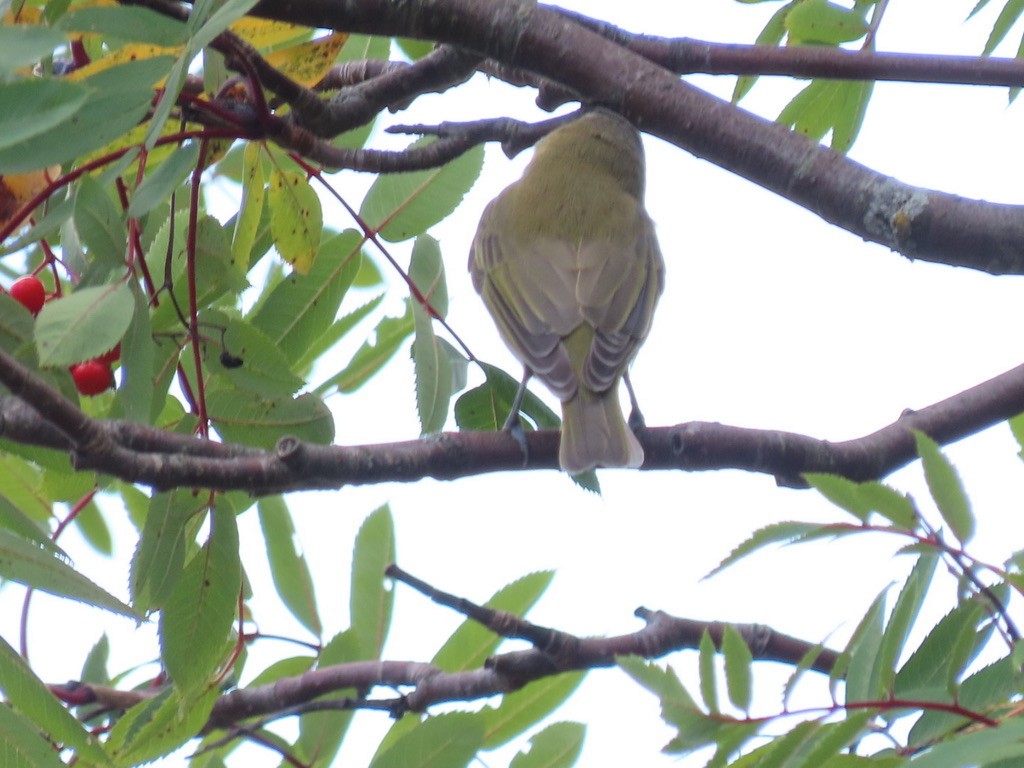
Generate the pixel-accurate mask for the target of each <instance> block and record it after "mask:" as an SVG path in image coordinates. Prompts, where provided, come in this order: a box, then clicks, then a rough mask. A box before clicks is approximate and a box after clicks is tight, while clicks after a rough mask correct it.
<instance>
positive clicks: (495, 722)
mask: <svg viewBox="0 0 1024 768" xmlns="http://www.w3.org/2000/svg"><path fill="white" fill-rule="evenodd" d="M584 677H586V672H565V673H562V674H560V675H553V676H551V677H546V678H543V679H541V680H535V681H533V682H532V683H529V684H528V685H527V686H526V687H524V688H522V689H520V690H518V691H513V692H512V693H506V694H504V695H503V696H502V698H501V704H500V705H498V706H497V707H484V709H483V710H482V712H483V714H484V716H485V719H486V723H487V728H486V732H485V736H484V749H488V750H489V749H495V748H497V747H499V746H501V745H502V744H507V743H508V742H509V741H511V740H512V739H514V738H515V737H516V736H519V735H520V734H521V733H524V732H525V731H526V730H528V729H529V728H532V727H533V726H534V725H536V724H537V723H539V722H540V721H541V720H543V719H544V718H545V717H547V716H548V715H550V714H551V713H552V712H554V711H555V710H556V709H558V708H559V707H560V706H562V704H564V703H565V700H566V699H568V698H569V696H571V695H572V694H573V692H574V691H575V690H576V689H577V688H578V687H579V685H580V683H582V682H583V678H584Z"/></svg>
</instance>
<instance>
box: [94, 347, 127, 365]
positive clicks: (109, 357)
mask: <svg viewBox="0 0 1024 768" xmlns="http://www.w3.org/2000/svg"><path fill="white" fill-rule="evenodd" d="M96 359H97V360H99V361H100V362H101V363H106V364H107V365H108V366H110V365H113V364H114V363H116V362H117V361H118V360H120V359H121V342H117V346H115V347H114V348H113V349H111V350H110V351H109V352H104V353H103V354H102V355H100V356H99V357H97V358H96Z"/></svg>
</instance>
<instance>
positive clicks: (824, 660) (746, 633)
mask: <svg viewBox="0 0 1024 768" xmlns="http://www.w3.org/2000/svg"><path fill="white" fill-rule="evenodd" d="M388 575H390V576H392V577H393V578H396V579H398V580H400V581H402V582H404V583H407V584H410V585H412V586H414V588H416V589H417V590H418V591H420V592H422V593H424V594H427V595H428V596H429V597H431V598H432V599H434V600H435V601H436V602H439V603H441V604H444V605H447V606H449V607H453V608H455V609H456V610H458V611H459V612H460V613H462V614H464V615H465V616H467V617H469V618H472V619H473V620H475V621H478V622H480V623H482V624H484V626H487V627H488V628H490V629H492V630H493V631H495V633H496V634H498V635H499V636H501V637H506V638H515V637H518V638H526V639H529V640H530V642H532V643H533V644H534V648H532V649H529V650H525V651H513V652H509V653H503V654H498V655H495V656H492V657H490V658H489V659H487V660H486V661H485V662H484V664H483V666H482V667H480V668H478V669H472V670H465V671H462V672H445V671H444V670H442V669H440V668H438V667H436V666H434V665H433V664H426V663H422V662H415V661H385V660H369V661H353V662H347V663H344V664H335V665H332V666H326V667H319V668H317V669H313V670H310V671H308V672H304V673H303V674H300V675H295V676H293V677H285V678H280V679H278V680H275V681H274V682H273V683H269V684H266V685H259V686H253V687H250V688H239V689H236V690H234V691H231V692H230V693H226V694H224V695H223V696H221V697H220V698H219V699H218V700H217V702H216V703H215V704H214V706H213V710H212V712H211V713H210V717H209V719H208V721H207V723H206V725H205V727H204V728H203V731H202V732H203V733H209V732H211V731H213V730H216V729H219V728H229V727H232V726H235V725H237V724H239V723H240V722H241V721H244V720H247V719H249V718H253V717H265V716H270V715H275V714H277V713H281V712H283V711H289V710H292V709H293V708H297V707H302V706H303V705H305V704H306V703H308V702H311V701H312V700H313V699H318V698H320V697H322V696H325V695H328V694H331V693H338V692H341V691H346V690H350V689H356V690H365V691H369V690H371V689H372V688H374V687H377V686H386V687H389V688H399V687H401V688H406V687H410V688H412V690H411V691H410V692H409V693H407V694H404V695H401V696H397V697H392V698H386V699H372V698H366V697H361V698H359V699H349V698H346V699H345V700H344V701H343V702H338V706H339V707H342V708H345V709H354V708H364V709H384V710H387V711H389V712H390V713H391V714H392V715H394V716H399V715H402V714H404V713H406V712H425V711H426V710H427V709H428V708H430V707H431V706H433V705H435V704H440V703H442V702H450V701H462V702H467V701H474V700H478V699H485V698H488V697H490V696H494V695H497V694H502V693H509V692H511V691H516V690H519V689H520V688H522V687H524V686H525V685H527V684H528V683H531V682H534V681H535V680H540V679H543V678H545V677H550V676H552V675H557V674H561V673H563V672H574V671H580V670H589V669H598V668H603V667H611V666H614V665H615V663H616V659H617V658H618V657H621V656H642V657H644V658H649V659H653V658H659V657H661V656H665V655H667V654H669V653H673V652H675V651H681V650H691V649H695V648H698V647H699V645H700V641H701V638H702V637H703V636H704V633H705V632H707V633H708V634H709V635H710V636H711V638H712V640H713V641H714V642H715V645H716V647H720V643H721V640H722V636H723V634H724V631H725V628H726V627H727V626H732V627H733V628H734V629H736V630H737V631H738V632H739V633H740V635H741V636H742V637H743V638H744V640H745V641H746V642H747V644H748V646H749V648H750V652H751V655H752V656H753V658H754V659H755V660H759V661H775V662H780V663H783V664H789V665H792V666H796V665H797V664H799V663H800V662H801V661H802V660H803V659H804V658H805V657H806V656H807V654H808V653H810V652H812V651H814V650H817V651H818V653H817V656H816V657H815V658H814V660H813V661H812V662H811V663H810V665H809V668H810V669H813V670H815V671H817V672H820V673H822V674H829V673H830V672H831V670H832V668H833V666H834V665H835V663H836V661H837V660H838V658H839V653H837V652H836V651H833V650H830V649H828V648H824V647H822V646H821V645H819V644H816V643H810V642H807V641H805V640H800V639H798V638H795V637H790V636H789V635H784V634H782V633H779V632H775V631H774V630H773V629H771V628H770V627H766V626H764V625H761V624H726V623H723V622H708V621H699V620H696V619H683V618H677V617H675V616H670V615H669V614H667V613H664V612H663V611H651V610H648V609H646V608H638V609H637V610H636V614H635V615H636V616H637V617H639V618H641V619H642V620H643V621H644V622H645V626H644V627H643V628H642V629H640V630H638V631H636V632H632V633H630V634H626V635H618V636H614V637H586V638H581V637H576V636H574V635H570V634H568V633H565V632H561V631H559V630H555V629H551V628H548V627H541V626H538V625H535V624H532V623H531V622H528V621H526V620H525V619H521V618H519V617H517V616H514V615H512V614H508V613H504V612H499V611H494V610H492V609H489V608H486V607H483V606H480V605H477V604H475V603H473V602H471V601H469V600H467V599H465V598H460V597H456V596H454V595H450V594H449V593H446V592H442V591H441V590H438V589H436V588H434V587H431V586H430V585H428V584H426V583H425V582H423V581H420V580H419V579H416V578H414V577H412V576H411V575H410V574H408V573H406V572H405V571H403V570H401V569H400V568H398V567H397V566H394V565H392V566H390V567H389V568H388ZM50 689H51V690H52V691H53V692H54V694H55V695H56V696H57V697H58V698H60V699H61V700H63V701H65V702H67V703H69V704H72V705H74V706H82V705H84V704H92V703H96V704H99V705H101V706H104V707H109V708H111V709H117V710H121V709H127V708H128V707H130V706H132V705H133V704H135V703H138V702H140V701H143V700H145V699H148V698H151V697H152V696H153V695H154V694H155V693H156V690H155V689H142V690H137V691H124V690H119V689H116V688H111V687H109V686H101V685H91V684H89V683H81V682H71V683H67V684H64V685H51V686H50ZM330 701H331V700H330V699H328V700H327V702H328V703H330Z"/></svg>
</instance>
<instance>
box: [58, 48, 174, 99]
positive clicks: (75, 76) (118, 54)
mask: <svg viewBox="0 0 1024 768" xmlns="http://www.w3.org/2000/svg"><path fill="white" fill-rule="evenodd" d="M182 48H183V46H177V45H176V46H164V45H150V44H148V43H131V44H129V45H125V46H122V47H121V48H118V49H117V50H116V51H114V52H113V53H110V54H108V55H106V56H104V57H103V58H102V59H99V60H97V61H94V62H92V63H91V64H86V65H85V66H84V67H82V68H81V69H76V70H75V71H74V72H71V73H70V74H68V76H67V78H66V79H67V80H84V79H85V78H87V77H89V76H90V75H95V74H96V73H97V72H102V71H103V70H105V69H110V67H113V66H116V65H117V64H126V63H128V62H129V61H138V60H139V59H151V58H153V57H154V56H166V55H168V54H170V55H171V56H177V55H178V54H179V53H181V51H182ZM162 85H163V80H161V81H160V82H159V83H157V84H156V87H157V88H159V87H160V86H162Z"/></svg>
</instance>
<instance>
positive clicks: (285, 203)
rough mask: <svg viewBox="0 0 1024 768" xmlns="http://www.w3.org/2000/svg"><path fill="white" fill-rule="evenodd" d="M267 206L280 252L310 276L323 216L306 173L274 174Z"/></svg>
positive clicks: (290, 262)
mask: <svg viewBox="0 0 1024 768" xmlns="http://www.w3.org/2000/svg"><path fill="white" fill-rule="evenodd" d="M267 205H268V206H269V207H270V232H271V234H272V235H273V237H274V245H275V246H277V251H278V253H280V254H281V257H282V258H283V259H284V260H285V261H287V262H288V263H289V264H291V265H292V266H293V267H294V268H295V271H296V272H298V273H299V274H300V275H305V274H308V273H309V271H310V269H312V267H313V263H314V261H315V259H316V255H317V251H318V250H319V247H320V237H321V235H322V234H323V229H324V213H323V208H322V206H321V204H320V197H319V196H318V195H317V193H316V191H315V190H314V189H313V187H312V186H310V183H309V180H308V179H307V178H306V174H304V173H296V172H294V171H280V170H277V169H276V168H275V169H274V170H273V171H271V173H270V186H269V190H268V193H267Z"/></svg>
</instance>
